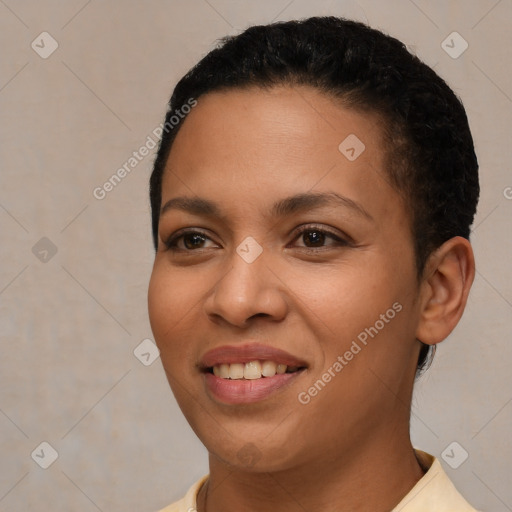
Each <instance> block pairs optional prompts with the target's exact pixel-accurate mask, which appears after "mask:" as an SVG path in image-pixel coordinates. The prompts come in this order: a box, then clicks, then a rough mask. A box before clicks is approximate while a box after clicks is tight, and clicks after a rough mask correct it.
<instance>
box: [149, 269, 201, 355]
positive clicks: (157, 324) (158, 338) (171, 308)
mask: <svg viewBox="0 0 512 512" xmlns="http://www.w3.org/2000/svg"><path fill="white" fill-rule="evenodd" d="M200 293H201V291H200V283H199V282H197V279H195V278H194V275H193V273H191V272H187V273H185V272H175V271H173V272H170V271H169V269H167V268H166V267H165V265H163V264H161V263H159V262H156V263H155V266H154V268H153V272H152V274H151V279H150V282H149V288H148V311H149V320H150V324H151V329H152V331H153V334H154V336H155V342H156V344H157V346H158V348H159V349H160V351H161V352H162V356H163V359H164V360H165V359H166V355H167V352H168V351H169V349H170V348H171V346H172V350H173V352H174V351H176V352H177V351H179V352H182V350H183V347H186V346H187V344H186V339H185V337H186V336H190V325H188V319H189V318H190V316H191V315H193V311H194V308H195V307H197V306H198V300H199V298H200Z"/></svg>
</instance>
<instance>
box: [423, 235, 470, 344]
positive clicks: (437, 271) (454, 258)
mask: <svg viewBox="0 0 512 512" xmlns="http://www.w3.org/2000/svg"><path fill="white" fill-rule="evenodd" d="M474 277H475V259H474V255H473V249H472V247H471V244H470V243H469V241H468V240H466V239H465V238H462V237H460V236H457V237H454V238H451V239H450V240H447V241H446V242H445V243H444V244H443V245H442V246H441V247H439V248H438V249H437V250H436V251H435V252H434V253H433V254H432V255H431V256H430V258H429V260H428V262H427V266H426V272H425V277H424V280H423V283H422V285H421V292H420V294H421V296H420V304H421V311H420V318H419V323H418V328H417V331H416V338H417V339H419V340H421V341H422V342H423V343H426V344H428V345H434V344H436V343H439V342H441V341H443V340H444V339H445V338H446V337H447V336H448V335H449V334H450V333H451V332H452V330H453V329H454V328H455V326H456V325H457V323H458V322H459V320H460V318H461V316H462V313H463V312H464V308H465V307H466V302H467V298H468V295H469V290H470V288H471V285H472V284H473V279H474Z"/></svg>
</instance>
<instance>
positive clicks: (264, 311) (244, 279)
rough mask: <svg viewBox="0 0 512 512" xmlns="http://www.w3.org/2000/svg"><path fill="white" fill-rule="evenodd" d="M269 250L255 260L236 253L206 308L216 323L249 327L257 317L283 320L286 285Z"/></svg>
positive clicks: (208, 299)
mask: <svg viewBox="0 0 512 512" xmlns="http://www.w3.org/2000/svg"><path fill="white" fill-rule="evenodd" d="M264 253H265V251H263V253H262V254H261V255H260V256H259V257H258V258H257V259H256V260H255V261H253V262H252V263H247V262H246V261H245V260H244V259H242V258H241V257H240V256H239V254H237V253H236V252H233V257H232V258H231V261H230V263H232V265H231V268H230V269H229V270H228V271H227V272H225V274H224V275H223V276H222V277H221V278H220V279H219V281H217V283H216V285H215V286H214V287H213V288H212V290H211V292H210V294H209V295H208V296H207V298H206V300H205V303H204V308H205V311H206V314H207V315H208V317H209V318H210V319H211V320H212V321H213V322H215V323H223V322H224V323H227V324H230V325H232V326H236V327H240V328H245V327H248V326H249V325H250V324H251V322H253V321H254V319H256V318H261V317H264V318H266V319H267V320H270V321H274V322H279V321H281V320H283V319H284V318H285V316H286V314H287V312H288V303H287V301H286V287H285V286H284V284H283V283H282V281H281V280H280V279H279V278H278V277H277V272H276V273H274V272H273V271H272V268H271V267H270V266H267V263H266V261H265V260H266V258H265V257H264Z"/></svg>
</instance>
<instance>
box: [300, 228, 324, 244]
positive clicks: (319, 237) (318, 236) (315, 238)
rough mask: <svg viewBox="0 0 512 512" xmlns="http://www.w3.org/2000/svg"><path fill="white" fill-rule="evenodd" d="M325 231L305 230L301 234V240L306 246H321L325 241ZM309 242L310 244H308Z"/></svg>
mask: <svg viewBox="0 0 512 512" xmlns="http://www.w3.org/2000/svg"><path fill="white" fill-rule="evenodd" d="M325 238H326V237H325V233H323V232H322V231H316V230H315V231H312V230H310V231H305V232H304V233H303V234H302V240H303V241H304V243H305V244H306V246H308V247H311V246H312V247H322V246H323V244H324V242H325ZM308 244H311V245H308Z"/></svg>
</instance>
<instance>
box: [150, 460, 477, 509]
mask: <svg viewBox="0 0 512 512" xmlns="http://www.w3.org/2000/svg"><path fill="white" fill-rule="evenodd" d="M415 452H416V455H417V457H418V458H419V459H420V461H421V464H422V465H423V467H426V468H429V469H428V470H427V472H426V473H425V474H424V475H423V477H422V478H421V479H420V480H419V481H418V482H417V483H416V485H415V486H414V487H413V488H412V489H411V490H410V491H409V492H408V493H407V494H406V495H405V496H404V497H403V499H402V501H400V503H399V504H398V505H397V506H396V507H395V508H394V509H393V510H392V511H391V512H478V511H477V510H476V509H474V508H473V507H472V506H471V505H470V504H469V503H468V502H467V501H466V500H465V499H464V498H463V497H462V496H461V495H460V494H459V492H458V491H457V489H455V486H454V485H453V484H452V482H451V481H450V479H449V478H448V475H447V474H446V473H445V471H444V469H443V467H442V466H441V463H440V462H439V460H438V459H436V458H435V457H434V456H432V455H430V454H428V453H426V452H423V451H421V450H415ZM207 478H208V475H206V476H204V477H203V478H201V479H200V480H199V481H197V482H196V483H195V484H194V485H193V486H192V487H190V489H189V490H188V491H187V494H186V495H185V497H184V498H182V499H181V500H179V501H176V502H175V503H173V504H172V505H169V506H168V507H165V508H163V509H161V510H160V511H159V512H196V496H197V493H198V492H199V489H200V488H201V486H202V485H203V483H204V482H205V481H206V479H207Z"/></svg>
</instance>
